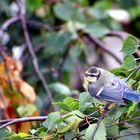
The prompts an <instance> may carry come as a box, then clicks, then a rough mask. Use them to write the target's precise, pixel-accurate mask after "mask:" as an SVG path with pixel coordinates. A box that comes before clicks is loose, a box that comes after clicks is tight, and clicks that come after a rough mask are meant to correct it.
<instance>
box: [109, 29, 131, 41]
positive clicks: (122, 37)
mask: <svg viewBox="0 0 140 140" xmlns="http://www.w3.org/2000/svg"><path fill="white" fill-rule="evenodd" d="M107 35H108V36H117V37H119V38H121V39H122V40H124V39H125V38H126V37H127V36H129V35H130V34H129V33H127V32H123V31H119V32H118V31H111V32H109V33H108V34H107Z"/></svg>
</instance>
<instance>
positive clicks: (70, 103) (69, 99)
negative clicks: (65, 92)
mask: <svg viewBox="0 0 140 140" xmlns="http://www.w3.org/2000/svg"><path fill="white" fill-rule="evenodd" d="M63 102H64V104H66V105H67V106H68V107H69V108H70V109H71V110H76V109H78V107H79V102H78V100H75V99H74V98H72V97H67V98H65V99H64V101H63Z"/></svg>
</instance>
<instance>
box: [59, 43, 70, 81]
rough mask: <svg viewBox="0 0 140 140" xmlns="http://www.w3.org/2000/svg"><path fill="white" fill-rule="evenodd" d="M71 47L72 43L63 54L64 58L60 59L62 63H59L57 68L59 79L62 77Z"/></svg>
mask: <svg viewBox="0 0 140 140" xmlns="http://www.w3.org/2000/svg"><path fill="white" fill-rule="evenodd" d="M70 48H71V46H70V44H68V46H67V48H66V50H65V52H64V54H63V56H62V59H61V60H60V63H59V65H58V67H57V69H56V73H57V79H59V78H60V77H61V74H62V69H63V67H64V64H65V62H66V60H67V58H68V55H69V51H70Z"/></svg>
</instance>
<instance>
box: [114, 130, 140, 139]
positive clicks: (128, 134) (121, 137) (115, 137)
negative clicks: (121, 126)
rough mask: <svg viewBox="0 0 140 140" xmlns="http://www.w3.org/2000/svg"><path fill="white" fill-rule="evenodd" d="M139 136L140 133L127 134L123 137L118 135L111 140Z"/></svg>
mask: <svg viewBox="0 0 140 140" xmlns="http://www.w3.org/2000/svg"><path fill="white" fill-rule="evenodd" d="M139 134H140V132H135V133H129V134H125V135H120V136H117V137H114V138H112V140H116V139H118V138H122V137H128V136H131V135H139Z"/></svg>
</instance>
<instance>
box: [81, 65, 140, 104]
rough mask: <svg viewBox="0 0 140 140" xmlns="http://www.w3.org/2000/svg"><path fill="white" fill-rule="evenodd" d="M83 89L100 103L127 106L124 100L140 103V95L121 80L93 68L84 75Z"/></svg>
mask: <svg viewBox="0 0 140 140" xmlns="http://www.w3.org/2000/svg"><path fill="white" fill-rule="evenodd" d="M84 88H85V89H86V90H87V91H88V92H89V94H90V95H91V96H93V97H95V98H96V99H98V100H100V101H106V102H107V103H118V104H121V105H127V103H126V99H127V100H130V101H133V102H140V94H139V93H137V92H136V91H134V90H132V89H131V88H130V87H129V86H128V85H127V84H126V83H125V82H124V81H123V80H122V79H120V78H118V77H117V76H115V75H113V74H112V73H110V72H109V71H106V70H104V69H102V68H98V67H95V66H92V67H90V68H89V69H88V70H87V71H86V72H85V75H84Z"/></svg>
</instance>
